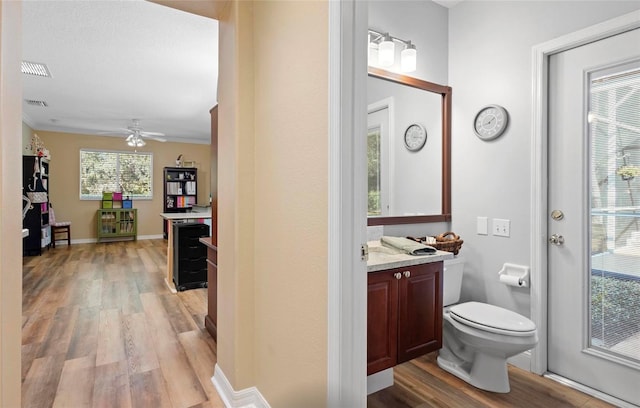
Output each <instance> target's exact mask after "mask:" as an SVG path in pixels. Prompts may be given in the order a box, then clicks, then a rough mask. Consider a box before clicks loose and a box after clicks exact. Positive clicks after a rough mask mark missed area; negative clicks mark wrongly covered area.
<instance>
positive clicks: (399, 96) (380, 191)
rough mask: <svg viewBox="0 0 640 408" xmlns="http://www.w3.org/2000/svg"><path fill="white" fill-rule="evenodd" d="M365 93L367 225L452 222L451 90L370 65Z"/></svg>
mask: <svg viewBox="0 0 640 408" xmlns="http://www.w3.org/2000/svg"><path fill="white" fill-rule="evenodd" d="M367 95H368V101H369V105H368V132H367V146H368V149H367V158H368V195H369V196H368V204H369V208H368V215H369V220H368V224H369V225H385V224H405V223H424V222H442V221H449V220H451V198H450V194H451V185H450V183H451V170H450V150H451V148H450V146H451V143H450V129H451V117H450V112H451V88H450V87H447V86H443V85H438V84H434V83H431V82H426V81H422V80H419V79H416V78H411V77H407V76H404V75H399V74H395V73H392V72H388V71H384V70H380V69H376V68H371V67H370V68H369V78H368V83H367ZM412 124H418V125H420V126H418V127H414V129H418V130H420V127H423V128H424V130H425V131H426V142H425V143H424V146H422V147H421V148H420V145H421V141H420V136H421V132H420V131H418V132H417V133H414V134H412V135H411V136H412V137H413V141H414V142H416V144H417V146H418V147H417V148H413V150H412V144H411V143H409V146H407V145H406V144H405V132H406V130H407V129H408V128H409V126H411V125H412ZM416 139H417V140H416Z"/></svg>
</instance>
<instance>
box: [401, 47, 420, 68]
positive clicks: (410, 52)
mask: <svg viewBox="0 0 640 408" xmlns="http://www.w3.org/2000/svg"><path fill="white" fill-rule="evenodd" d="M416 60H417V52H416V46H415V45H413V44H411V43H408V44H407V46H406V47H405V49H404V50H402V52H401V53H400V69H402V72H413V71H415V70H416Z"/></svg>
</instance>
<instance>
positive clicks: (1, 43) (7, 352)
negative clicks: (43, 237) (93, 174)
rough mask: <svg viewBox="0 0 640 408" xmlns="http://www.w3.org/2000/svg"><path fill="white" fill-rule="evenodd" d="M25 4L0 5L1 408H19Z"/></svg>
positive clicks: (7, 3) (7, 2)
mask: <svg viewBox="0 0 640 408" xmlns="http://www.w3.org/2000/svg"><path fill="white" fill-rule="evenodd" d="M21 35H22V3H21V2H20V1H1V2H0V319H1V324H0V407H19V406H20V372H21V370H20V344H21V340H20V339H21V336H20V329H21V322H22V316H21V314H22V312H21V311H22V307H21V306H22V240H21V239H20V238H18V237H19V236H20V235H19V234H20V233H21V230H22V217H21V207H22V206H21V200H20V196H21V194H20V191H21V187H22V177H21V170H20V169H22V165H21V156H22V143H21V138H20V136H19V135H20V131H21V130H20V123H21V118H22V104H21V101H22V78H21V74H20V71H19V70H18V69H16V67H18V66H19V64H20V58H21V45H22V44H21V41H22V37H21Z"/></svg>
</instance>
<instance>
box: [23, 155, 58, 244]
mask: <svg viewBox="0 0 640 408" xmlns="http://www.w3.org/2000/svg"><path fill="white" fill-rule="evenodd" d="M22 189H23V194H24V195H25V196H28V197H29V199H30V201H31V205H30V207H29V209H28V211H27V213H26V215H25V216H24V218H23V220H22V228H25V229H28V230H29V235H28V236H27V237H26V238H25V239H24V240H23V253H24V254H25V255H32V254H37V255H40V254H42V248H44V247H47V248H48V247H49V246H50V245H51V227H50V226H49V193H48V191H49V161H48V160H46V159H44V158H42V157H38V156H23V157H22ZM23 205H24V203H23Z"/></svg>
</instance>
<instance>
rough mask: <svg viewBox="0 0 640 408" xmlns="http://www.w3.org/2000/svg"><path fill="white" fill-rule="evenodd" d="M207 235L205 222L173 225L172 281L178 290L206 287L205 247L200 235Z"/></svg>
mask: <svg viewBox="0 0 640 408" xmlns="http://www.w3.org/2000/svg"><path fill="white" fill-rule="evenodd" d="M208 236H209V226H208V225H207V224H199V223H184V224H174V225H173V250H174V254H173V282H174V283H175V285H176V289H178V290H179V291H183V290H185V289H190V288H204V287H207V248H206V247H205V246H204V245H203V244H202V243H201V242H200V237H208Z"/></svg>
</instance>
